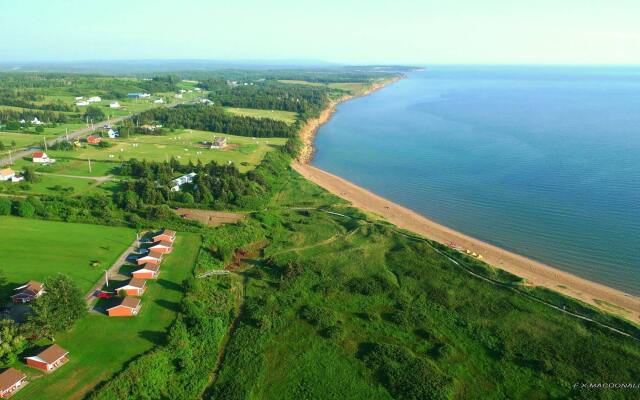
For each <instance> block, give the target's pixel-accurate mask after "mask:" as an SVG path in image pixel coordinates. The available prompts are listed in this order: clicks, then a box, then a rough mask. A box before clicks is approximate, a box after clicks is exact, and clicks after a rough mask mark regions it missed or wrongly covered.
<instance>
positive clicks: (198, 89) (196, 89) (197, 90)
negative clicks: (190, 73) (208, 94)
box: [193, 87, 202, 92]
mask: <svg viewBox="0 0 640 400" xmlns="http://www.w3.org/2000/svg"><path fill="white" fill-rule="evenodd" d="M193 90H195V91H196V92H199V91H201V90H202V89H200V88H199V87H197V88H194V89H193Z"/></svg>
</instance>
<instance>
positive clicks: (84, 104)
mask: <svg viewBox="0 0 640 400" xmlns="http://www.w3.org/2000/svg"><path fill="white" fill-rule="evenodd" d="M88 105H89V102H88V101H85V100H81V101H78V102H76V106H78V107H82V106H88Z"/></svg>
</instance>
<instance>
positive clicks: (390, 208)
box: [292, 162, 640, 323]
mask: <svg viewBox="0 0 640 400" xmlns="http://www.w3.org/2000/svg"><path fill="white" fill-rule="evenodd" d="M292 167H293V168H294V169H295V170H296V171H297V172H298V173H300V174H301V175H302V176H304V177H305V178H307V179H309V180H310V181H312V182H314V183H316V184H318V185H319V186H321V187H323V188H325V189H326V190H327V191H329V192H331V193H333V194H335V195H337V196H339V197H341V198H343V199H345V200H347V201H349V202H350V203H351V204H353V206H354V207H356V208H360V209H362V210H365V211H368V212H371V213H374V214H376V215H378V216H380V217H382V218H383V219H385V220H387V221H389V222H391V223H393V224H394V225H396V226H398V227H400V228H403V229H407V230H409V231H412V232H415V233H417V234H419V235H422V236H424V237H426V238H428V239H431V240H434V241H436V242H440V243H445V244H446V243H449V242H455V243H456V244H457V245H459V246H461V247H463V248H465V249H469V250H470V251H472V252H475V253H478V254H482V256H483V260H484V261H486V262H487V263H488V264H490V265H493V266H494V267H497V268H500V269H503V270H505V271H508V272H511V273H513V274H515V275H518V276H520V277H522V278H524V279H525V280H526V281H527V283H528V284H531V285H535V286H544V287H547V288H549V289H552V290H554V291H557V292H560V293H562V294H565V295H567V296H570V297H573V298H576V299H578V300H581V301H584V302H585V303H588V304H591V305H593V306H595V307H597V308H600V309H603V310H605V311H607V312H609V313H612V314H617V315H620V316H622V317H624V318H626V319H629V320H631V321H633V322H636V323H639V322H640V298H638V297H636V296H633V295H630V294H628V293H624V292H622V291H620V290H617V289H613V288H610V287H608V286H605V285H602V284H599V283H596V282H591V281H588V280H586V279H583V278H580V277H578V276H575V275H573V274H570V273H568V272H564V271H561V270H559V269H556V268H553V267H551V266H548V265H545V264H543V263H540V262H537V261H534V260H531V259H529V258H526V257H523V256H521V255H519V254H515V253H512V252H509V251H506V250H504V249H501V248H499V247H497V246H494V245H491V244H488V243H485V242H482V241H480V240H478V239H475V238H472V237H470V236H467V235H465V234H463V233H460V232H457V231H455V230H453V229H450V228H447V227H446V226H443V225H440V224H438V223H436V222H434V221H431V220H429V219H427V218H425V217H423V216H422V215H420V214H418V213H416V212H414V211H412V210H409V209H407V208H405V207H402V206H400V205H398V204H395V203H393V202H391V201H389V200H387V199H385V198H383V197H380V196H378V195H376V194H374V193H371V192H369V191H368V190H365V189H363V188H361V187H359V186H357V185H354V184H353V183H351V182H349V181H347V180H345V179H343V178H340V177H338V176H336V175H333V174H330V173H328V172H326V171H323V170H321V169H318V168H315V167H313V166H310V165H307V164H300V163H297V162H296V163H293V164H292ZM597 300H604V301H605V302H607V303H609V304H612V305H613V307H605V306H603V304H606V303H602V302H598V301H597Z"/></svg>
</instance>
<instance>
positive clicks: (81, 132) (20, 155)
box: [0, 115, 130, 165]
mask: <svg viewBox="0 0 640 400" xmlns="http://www.w3.org/2000/svg"><path fill="white" fill-rule="evenodd" d="M127 118H130V116H128V115H127V116H124V117H118V118H113V119H111V122H110V123H113V124H116V123H118V122H122V121H124V120H125V119H127ZM107 123H109V121H106V120H105V121H102V122H99V123H97V124H95V125H94V128H95V127H100V126H103V125H105V124H107ZM94 128H92V127H90V126H89V127H86V128H82V129H79V130H77V131H73V132H71V133H69V134H68V135H61V136H58V137H57V138H55V139H51V140H47V147H49V146H53V145H54V144H56V143H59V142H62V141H65V140H67V137H68V138H69V140H72V139H76V138H79V137H81V136H84V135H89V134H90V133H92V132H94V131H95V129H94ZM31 153H33V150H22V151H18V152H15V153H13V154H12V155H11V157H5V158H2V159H0V165H5V164H9V163H11V162H12V160H19V159H21V158H23V157H28V156H29V155H31Z"/></svg>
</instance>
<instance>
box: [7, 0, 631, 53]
mask: <svg viewBox="0 0 640 400" xmlns="http://www.w3.org/2000/svg"><path fill="white" fill-rule="evenodd" d="M1 9H2V17H1V22H0V38H2V39H0V62H2V61H73V60H103V59H184V58H190V59H217V60H232V59H244V60H246V59H300V60H324V61H329V62H340V63H404V64H435V63H445V64H447V63H451V64H640V1H639V0H592V1H588V0H554V1H551V0H536V1H533V0H532V1H521V0H511V1H507V0H449V1H447V0H438V1H432V0H395V1H383V0H368V1H363V0H341V1H336V0H314V1H305V0H298V1H295V0H271V1H264V0H263V1H257V0H225V1H219V0H213V1H212V0H209V1H206V0H180V1H173V0H172V1H167V0H128V1H126V0H111V1H104V0H60V1H54V0H2V2H1Z"/></svg>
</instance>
